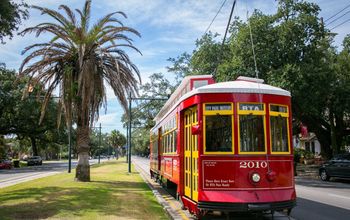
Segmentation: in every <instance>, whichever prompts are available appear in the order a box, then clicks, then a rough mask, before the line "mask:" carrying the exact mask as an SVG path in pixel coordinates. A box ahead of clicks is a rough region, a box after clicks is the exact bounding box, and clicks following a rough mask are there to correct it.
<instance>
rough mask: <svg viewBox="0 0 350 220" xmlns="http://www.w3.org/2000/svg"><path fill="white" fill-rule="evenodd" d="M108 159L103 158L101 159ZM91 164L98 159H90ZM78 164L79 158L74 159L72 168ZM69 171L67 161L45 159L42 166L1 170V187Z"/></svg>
mask: <svg viewBox="0 0 350 220" xmlns="http://www.w3.org/2000/svg"><path fill="white" fill-rule="evenodd" d="M103 160H106V159H101V161H103ZM89 162H90V165H92V164H95V163H98V160H97V159H94V160H90V161H89ZM76 165H77V160H72V169H74V168H75V167H76ZM62 172H68V162H67V161H62V162H61V161H54V162H51V161H44V162H43V165H41V166H29V167H22V168H13V169H11V170H0V188H3V187H7V186H11V185H15V184H17V183H21V182H26V181H29V180H33V179H37V178H41V177H45V176H50V175H54V174H57V173H62Z"/></svg>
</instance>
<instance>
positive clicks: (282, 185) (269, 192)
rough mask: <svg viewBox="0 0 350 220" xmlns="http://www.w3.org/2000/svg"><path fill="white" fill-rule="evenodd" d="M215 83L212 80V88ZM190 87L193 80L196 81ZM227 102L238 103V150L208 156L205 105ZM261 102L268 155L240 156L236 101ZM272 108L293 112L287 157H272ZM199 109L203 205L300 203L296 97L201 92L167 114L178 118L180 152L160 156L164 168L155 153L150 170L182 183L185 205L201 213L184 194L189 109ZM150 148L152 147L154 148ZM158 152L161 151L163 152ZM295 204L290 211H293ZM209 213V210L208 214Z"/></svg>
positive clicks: (235, 139) (235, 143) (235, 142)
mask: <svg viewBox="0 0 350 220" xmlns="http://www.w3.org/2000/svg"><path fill="white" fill-rule="evenodd" d="M211 83H213V81H210V83H209V84H211ZM190 85H191V88H192V87H193V81H191V84H190ZM208 102H215V103H218V102H228V103H233V104H234V105H233V112H234V115H233V118H234V123H233V130H234V136H233V148H234V153H233V154H230V155H205V154H204V152H203V151H204V147H203V137H204V134H203V132H204V129H203V103H208ZM239 102H257V103H264V104H265V118H266V120H265V122H266V142H267V146H266V148H267V153H266V154H263V155H252V154H248V153H246V154H243V153H242V154H239V153H238V140H239V139H238V115H237V103H239ZM269 104H278V105H285V106H288V109H289V128H288V129H289V134H290V140H289V145H290V146H291V149H290V153H289V154H284V155H276V154H271V149H270V144H271V143H270V120H269V117H270V114H269ZM194 105H196V106H197V109H198V110H197V111H198V125H197V126H196V127H194V128H192V129H191V131H192V133H193V134H196V137H197V138H198V149H199V158H198V169H199V170H198V202H199V203H200V202H206V203H217V202H221V203H232V204H237V203H242V204H251V203H263V204H265V203H268V204H270V203H276V202H286V201H291V202H292V201H295V199H296V193H295V186H294V172H293V149H292V128H291V125H292V114H291V98H290V97H288V96H281V95H271V94H255V93H215V94H196V95H193V96H191V97H189V98H187V99H185V100H183V101H182V102H181V103H179V105H178V106H176V108H175V109H174V110H173V112H171V113H170V114H168V115H172V116H173V115H174V114H177V116H178V120H177V137H176V138H177V146H176V149H177V152H176V154H175V155H163V154H162V153H159V155H157V156H159V158H158V159H159V162H160V166H159V168H158V169H156V168H157V157H156V155H152V153H151V155H150V159H151V162H150V163H151V171H152V172H153V173H159V175H161V176H162V177H163V178H166V179H168V180H169V181H172V182H173V183H175V184H176V185H177V192H178V194H179V195H180V196H181V197H180V198H181V200H182V202H183V204H184V207H185V208H187V209H188V210H189V211H190V212H191V213H195V214H197V215H198V214H199V213H201V211H203V210H200V208H198V204H197V202H196V201H192V200H191V199H189V198H187V197H185V196H184V163H183V161H184V149H183V146H184V145H183V141H184V140H183V139H184V111H185V110H186V109H188V108H190V107H193V106H194ZM165 121H168V119H167V118H165V119H164V120H163V121H159V122H157V125H156V127H155V128H154V129H152V131H159V128H160V127H161V126H162V123H164V122H165ZM154 147H155V146H153V145H152V144H151V146H150V148H151V152H152V148H154ZM158 152H159V151H158ZM254 173H256V174H258V175H259V176H260V180H259V182H257V183H255V182H253V181H252V174H254ZM292 207H293V206H290V207H288V208H292ZM204 211H205V210H204Z"/></svg>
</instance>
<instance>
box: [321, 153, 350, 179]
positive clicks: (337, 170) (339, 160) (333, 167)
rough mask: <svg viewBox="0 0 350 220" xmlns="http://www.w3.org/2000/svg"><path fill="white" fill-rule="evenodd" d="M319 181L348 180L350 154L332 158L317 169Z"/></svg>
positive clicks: (349, 176)
mask: <svg viewBox="0 0 350 220" xmlns="http://www.w3.org/2000/svg"><path fill="white" fill-rule="evenodd" d="M319 175H320V178H321V180H323V181H328V180H329V179H330V178H331V177H338V178H350V153H349V154H341V155H337V156H335V157H333V158H332V159H331V160H329V161H327V162H326V163H324V164H323V165H322V166H321V167H320V169H319Z"/></svg>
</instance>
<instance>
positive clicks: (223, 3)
mask: <svg viewBox="0 0 350 220" xmlns="http://www.w3.org/2000/svg"><path fill="white" fill-rule="evenodd" d="M226 1H227V0H224V1H223V2H222V4H221V7H220V8H219V10H218V12H216V15H215V16H214V18H213V19H212V20H211V22H210V24H209V26H208V27H207V29H206V30H205V32H204V34H203V35H205V34H206V33H207V32H208V30H209V28H210V27H211V25H212V24H213V22H214V21H215V19H216V17H217V16H218V14H219V13H220V11H221V9H222V7H224V5H225V3H226Z"/></svg>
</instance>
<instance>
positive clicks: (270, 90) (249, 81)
mask: <svg viewBox="0 0 350 220" xmlns="http://www.w3.org/2000/svg"><path fill="white" fill-rule="evenodd" d="M205 93H255V94H270V95H280V96H289V97H290V96H291V94H290V92H289V91H287V90H284V89H281V88H278V87H275V86H271V85H267V84H263V80H261V79H255V78H250V77H238V78H237V80H235V81H229V82H220V83H214V84H209V85H206V86H202V87H199V88H196V89H193V90H192V91H190V92H188V93H186V94H184V95H183V96H182V97H181V98H180V99H179V100H178V101H177V102H176V103H175V104H174V105H173V106H171V107H170V106H169V105H170V104H171V103H170V102H167V103H165V105H164V106H163V108H162V109H161V110H160V112H159V113H158V115H157V116H156V117H155V118H154V120H155V121H157V122H160V121H162V120H163V119H164V118H165V117H166V116H167V115H168V114H169V113H170V112H172V111H173V110H174V108H176V106H178V105H179V104H180V103H181V102H182V101H184V100H186V99H187V98H189V97H191V96H194V95H197V94H205ZM169 107H170V108H169ZM165 109H168V111H167V112H166V113H165V112H164V110H165ZM162 110H163V111H162ZM164 113H165V114H164Z"/></svg>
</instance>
